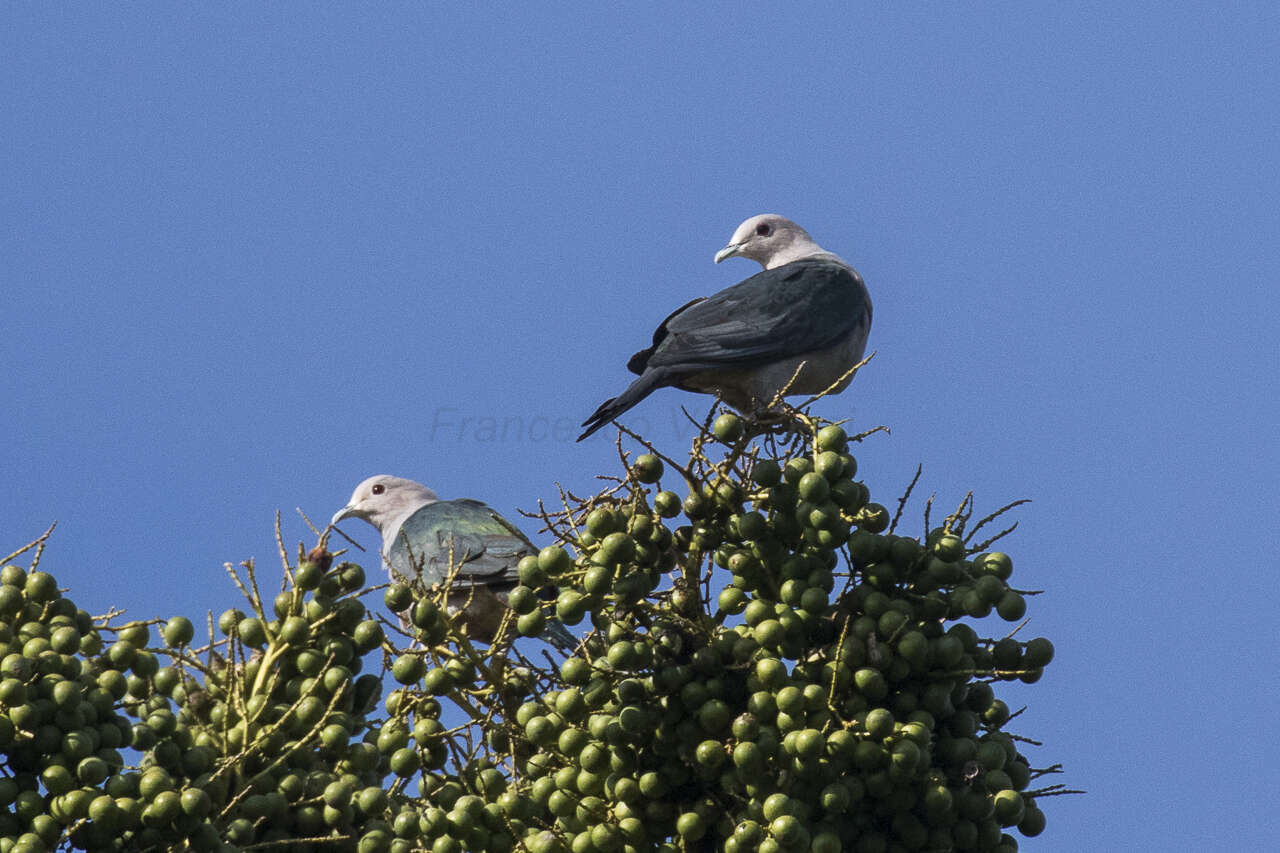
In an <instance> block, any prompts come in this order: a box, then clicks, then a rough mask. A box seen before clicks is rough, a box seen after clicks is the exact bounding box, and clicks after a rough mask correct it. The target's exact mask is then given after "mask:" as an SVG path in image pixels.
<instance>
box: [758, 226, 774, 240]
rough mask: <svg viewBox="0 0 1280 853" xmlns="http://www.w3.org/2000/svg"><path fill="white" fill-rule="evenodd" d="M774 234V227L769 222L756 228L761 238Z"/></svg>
mask: <svg viewBox="0 0 1280 853" xmlns="http://www.w3.org/2000/svg"><path fill="white" fill-rule="evenodd" d="M772 233H773V226H772V225H770V224H769V223H768V222H761V223H760V224H759V225H757V226H756V234H757V235H758V236H760V237H768V236H769V235H770V234H772Z"/></svg>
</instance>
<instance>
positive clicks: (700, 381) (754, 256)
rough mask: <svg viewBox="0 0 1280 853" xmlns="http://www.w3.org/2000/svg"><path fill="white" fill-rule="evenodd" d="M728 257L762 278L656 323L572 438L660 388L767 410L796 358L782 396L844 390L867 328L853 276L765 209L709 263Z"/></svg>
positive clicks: (866, 306)
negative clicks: (628, 375) (752, 264)
mask: <svg viewBox="0 0 1280 853" xmlns="http://www.w3.org/2000/svg"><path fill="white" fill-rule="evenodd" d="M735 256H737V257H743V258H750V259H751V260H753V261H758V262H759V263H760V265H761V266H763V267H764V272H759V273H756V274H755V275H753V276H751V277H750V278H748V279H746V280H745V281H742V282H739V283H738V284H735V285H734V286H733V287H730V288H726V289H725V290H722V291H720V292H719V293H717V294H716V295H714V296H710V297H707V298H705V299H695V300H693V301H692V302H690V303H688V304H687V305H685V306H684V307H682V308H679V309H677V310H676V311H675V312H674V313H673V314H671V316H669V317H667V319H665V320H663V321H662V324H661V325H659V326H658V329H657V331H655V332H654V333H653V345H652V346H650V347H649V348H648V349H644V350H641V351H640V352H638V353H636V354H635V355H633V356H631V360H630V361H628V362H627V369H628V370H630V371H631V372H632V373H637V374H639V375H640V378H639V379H637V380H635V381H634V382H632V383H631V385H630V387H628V388H627V390H625V391H623V392H622V393H621V394H619V395H618V396H617V397H614V398H613V399H612V400H607V401H605V402H604V403H603V404H602V405H601V406H600V408H598V409H596V410H595V412H594V413H593V414H592V415H591V417H589V418H587V419H586V420H585V421H583V422H582V425H583V426H584V427H586V430H585V431H584V432H583V433H582V435H580V436H578V441H582V439H584V438H586V437H587V436H589V435H591V434H592V433H593V432H595V431H596V430H598V429H600V427H602V426H604V425H605V424H607V423H608V422H609V421H611V420H613V419H614V418H616V417H618V416H619V415H621V414H622V413H623V412H625V411H626V410H627V409H630V408H631V407H632V406H634V405H635V404H636V403H639V402H640V401H641V400H643V399H644V398H645V397H647V396H649V394H651V393H652V392H653V391H654V390H656V389H658V388H662V387H664V386H667V385H673V386H675V387H676V388H681V389H683V390H685V391H698V392H701V393H704V394H718V395H720V397H721V399H723V400H724V401H725V402H726V403H728V404H729V405H730V406H733V407H734V408H735V409H738V410H739V411H741V412H744V413H751V412H753V411H756V410H758V409H760V408H762V407H764V406H767V405H768V404H769V402H770V401H771V400H773V398H774V397H775V396H776V395H777V393H778V391H780V390H781V389H782V388H783V386H785V385H786V384H787V382H788V381H789V380H790V379H791V378H792V376H794V375H795V373H796V369H797V368H798V367H800V365H801V363H802V362H803V363H804V369H803V370H802V371H801V372H800V375H799V376H798V377H797V378H796V381H795V382H794V383H792V384H791V387H790V388H789V389H788V390H787V393H788V394H816V393H819V392H821V391H824V390H826V389H827V388H829V387H831V386H832V385H835V388H834V390H835V391H843V390H844V389H845V387H846V386H848V384H849V377H847V376H845V374H846V373H848V372H849V370H850V369H851V368H852V367H853V366H854V365H855V364H857V363H858V362H859V361H860V360H861V359H862V354H863V352H864V350H865V349H866V345H867V333H868V332H869V331H870V329H871V297H870V296H868V295H867V287H866V285H865V284H863V283H862V277H861V276H860V275H858V273H857V272H856V271H855V270H854V269H853V267H851V266H849V265H848V264H847V263H845V262H844V261H843V260H841V259H840V258H839V257H838V256H837V255H834V254H832V253H831V252H828V251H827V250H825V249H823V248H822V247H821V246H819V245H818V244H817V243H815V242H814V240H813V238H812V237H810V236H809V233H808V232H807V231H805V230H804V229H803V228H801V227H800V226H799V225H796V224H795V223H794V222H792V221H791V220H789V219H786V218H784V217H782V216H778V215H777V214H773V213H765V214H761V215H759V216H753V217H751V218H750V219H748V220H747V221H746V222H743V223H742V224H741V225H739V226H738V230H737V231H735V232H733V237H732V238H731V239H730V240H729V245H727V246H725V247H724V248H723V249H721V250H720V251H719V252H717V253H716V257H715V261H716V263H720V262H721V261H723V260H724V259H726V258H732V257H735ZM841 377H844V378H843V380H842V379H841ZM837 382H839V384H836V383H837Z"/></svg>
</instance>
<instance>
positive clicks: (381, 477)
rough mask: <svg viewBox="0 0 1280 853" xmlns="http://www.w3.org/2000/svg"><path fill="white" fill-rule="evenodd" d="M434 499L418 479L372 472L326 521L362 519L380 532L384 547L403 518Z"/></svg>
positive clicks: (389, 541) (432, 493) (392, 537)
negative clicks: (415, 480) (417, 481)
mask: <svg viewBox="0 0 1280 853" xmlns="http://www.w3.org/2000/svg"><path fill="white" fill-rule="evenodd" d="M437 500H439V498H438V497H437V496H436V493H435V492H433V491H431V490H430V489H428V488H427V487H426V486H424V485H422V484H421V483H415V482H414V481H413V480H406V479H405V478H404V477H393V476H391V475H390V474H375V475H374V476H372V477H370V478H368V479H367V480H365V481H364V482H362V483H361V484H360V485H358V486H356V490H355V491H354V492H352V493H351V500H349V501H347V505H346V506H344V507H343V508H342V509H340V510H338V511H337V512H336V513H334V515H333V520H332V521H330V522H329V523H330V524H331V525H332V524H337V523H338V522H339V521H342V520H343V519H344V518H361V519H364V520H365V521H367V522H369V523H370V524H372V525H373V526H374V527H376V528H377V529H378V532H379V533H381V534H382V542H383V550H384V551H385V550H386V549H387V547H388V543H391V542H394V541H395V534H396V531H397V530H399V529H400V525H402V524H404V522H405V519H407V518H408V517H409V516H411V515H413V514H414V513H415V512H417V511H418V510H419V509H421V508H422V507H424V506H426V505H427V504H429V503H434V502H435V501H437Z"/></svg>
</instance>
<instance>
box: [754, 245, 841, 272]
mask: <svg viewBox="0 0 1280 853" xmlns="http://www.w3.org/2000/svg"><path fill="white" fill-rule="evenodd" d="M796 261H835V262H836V263H838V264H844V265H845V266H848V264H845V262H844V259H842V258H841V257H840V256H839V255H837V254H835V253H834V252H828V251H827V250H826V249H824V248H822V247H821V246H819V245H818V244H817V243H814V242H812V241H801V242H798V243H795V244H793V245H791V246H788V247H787V248H785V249H783V250H782V251H781V252H778V253H777V254H775V255H774V256H773V257H772V258H770V259H769V263H767V264H765V269H767V270H772V269H777V268H778V267H780V266H782V265H783V264H790V263H794V262H796Z"/></svg>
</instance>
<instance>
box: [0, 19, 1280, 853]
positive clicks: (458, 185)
mask: <svg viewBox="0 0 1280 853" xmlns="http://www.w3.org/2000/svg"><path fill="white" fill-rule="evenodd" d="M895 5H900V4H895ZM474 7H475V4H451V5H448V6H446V5H445V4H398V5H393V4H381V5H378V6H376V7H368V6H357V5H355V4H351V5H348V4H341V5H339V4H321V5H315V4H307V5H302V4H292V3H279V4H269V5H263V4H249V5H238V6H236V7H234V9H233V10H231V11H228V10H226V9H221V8H215V7H212V6H208V5H192V4H128V5H119V4H112V5H109V6H106V5H104V6H95V7H92V8H87V7H86V6H85V5H84V4H22V5H18V4H15V5H8V6H6V7H5V9H4V10H3V12H0V57H3V58H2V59H0V62H2V63H3V69H4V73H3V74H2V75H0V115H2V116H3V126H4V131H3V133H2V134H0V298H2V301H0V306H2V308H0V317H2V318H3V322H2V332H0V364H3V366H4V367H3V370H2V371H0V413H2V417H0V517H2V518H3V519H4V525H3V537H2V539H3V541H0V555H3V554H4V553H7V552H8V551H9V550H12V549H13V548H16V547H18V546H20V545H21V544H23V543H25V542H27V541H29V540H30V539H32V538H34V537H35V536H36V535H37V534H39V533H40V532H41V531H43V530H44V529H45V527H47V526H48V524H49V523H50V522H51V521H53V520H55V519H56V520H57V521H58V522H59V527H58V529H57V531H56V533H55V534H54V537H53V539H52V541H51V543H50V545H49V548H48V551H47V553H46V556H45V563H44V567H45V568H47V569H49V570H50V571H52V572H54V573H55V574H56V575H57V577H58V579H59V580H60V581H61V582H62V583H63V584H64V585H67V586H69V587H70V588H71V595H72V596H73V597H74V598H75V599H76V600H77V601H78V602H79V603H80V605H81V606H84V607H86V608H87V609H89V610H91V611H93V612H101V611H104V610H106V609H107V608H108V606H111V605H115V606H119V607H125V608H128V610H129V612H130V613H131V614H132V615H135V616H138V617H149V616H170V615H173V614H176V613H184V614H187V615H190V616H192V617H199V616H200V615H201V614H203V613H204V612H206V611H208V610H214V611H215V612H218V611H221V610H222V609H224V608H226V607H229V606H232V605H234V604H236V603H237V597H238V593H237V592H236V591H235V589H234V587H233V586H232V585H231V584H230V582H229V581H228V579H227V578H226V576H225V573H224V571H223V569H222V568H221V566H222V564H223V562H225V561H231V562H238V561H240V560H243V559H246V558H249V557H254V558H257V559H258V560H259V562H260V563H261V564H262V565H263V567H264V569H265V571H264V574H267V575H268V576H272V575H274V573H275V571H276V567H277V565H278V562H277V560H276V557H275V556H274V544H273V540H272V519H273V513H274V512H275V510H277V509H279V510H281V511H283V512H284V524H285V534H286V540H287V541H289V542H291V543H296V542H297V541H299V540H304V539H305V540H306V541H307V542H308V544H310V543H311V537H310V535H309V534H308V533H307V531H306V529H305V527H304V526H303V524H302V522H301V520H300V519H299V518H298V516H297V515H296V513H295V512H294V508H295V507H301V508H302V509H303V510H304V511H305V512H307V513H309V514H310V515H311V516H312V517H313V518H317V519H327V518H328V517H329V516H330V515H331V514H332V513H333V511H334V510H336V509H337V508H339V507H340V506H342V505H343V504H344V503H345V501H346V499H347V497H348V495H349V494H350V492H351V489H352V488H353V487H354V486H355V484H356V483H357V482H359V481H360V480H361V479H363V478H364V477H365V476H367V475H370V474H374V473H392V474H399V475H403V476H407V477H411V478H414V479H417V480H421V481H424V482H426V483H428V484H429V485H431V486H433V487H434V488H435V489H436V490H437V491H439V492H440V493H441V494H442V495H444V496H447V497H455V496H464V495H465V496H472V497H479V498H483V499H485V500H487V501H489V502H490V503H492V504H493V505H494V506H496V507H497V508H499V509H500V510H501V511H503V512H504V513H507V514H509V515H512V516H513V517H514V516H515V513H516V510H517V508H519V507H525V508H529V507H532V506H534V504H535V502H536V501H537V500H538V499H539V498H552V497H554V495H555V483H557V482H560V483H563V484H565V485H567V486H571V487H574V488H576V489H579V490H585V489H589V488H591V485H592V477H593V476H594V475H595V474H597V473H602V472H609V471H612V470H614V468H615V467H616V456H615V453H614V450H613V447H612V443H611V441H612V440H611V438H610V437H609V433H610V432H611V431H609V430H606V431H602V432H601V433H600V434H599V436H598V437H596V438H594V439H593V440H591V441H589V442H586V443H584V444H582V445H576V444H574V443H573V441H572V438H573V436H575V435H576V429H575V427H576V425H577V424H578V422H579V421H581V420H582V419H583V418H584V417H585V416H586V415H587V414H589V413H590V412H591V411H592V410H593V409H594V408H595V407H596V405H597V404H598V403H600V402H601V401H602V400H603V399H605V398H606V397H609V396H612V395H614V394H616V393H617V392H618V391H620V390H621V389H622V388H623V387H624V386H625V384H626V382H627V379H628V377H629V375H630V374H628V373H627V372H626V370H625V367H624V365H625V362H626V359H627V357H628V356H629V355H630V353H631V352H633V351H634V350H636V349H639V348H641V347H642V346H644V345H646V344H647V342H648V339H649V335H650V333H651V331H652V329H653V327H654V325H655V324H656V323H657V322H658V321H660V320H661V319H662V318H663V317H664V316H665V315H666V314H667V313H668V312H669V311H670V310H672V309H673V308H675V307H677V306H679V305H681V304H683V303H684V302H686V301H687V300H689V299H691V298H693V297H695V296H699V295H706V294H709V293H711V292H714V291H716V290H718V289H720V288H722V287H725V286H727V285H729V284H732V283H734V282H736V281H738V280H739V279H741V278H743V277H745V276H746V275H748V274H749V273H751V272H752V271H753V269H754V266H753V265H752V264H751V263H750V262H748V261H744V260H733V261H729V262H726V263H724V264H722V265H720V266H714V265H713V264H712V262H711V259H712V256H713V254H714V253H715V251H716V250H717V249H719V248H720V247H721V246H723V245H724V244H725V242H727V240H728V238H729V235H730V234H731V233H732V232H733V229H734V227H735V226H737V224H738V223H739V222H740V221H741V220H743V219H745V218H746V217H747V216H749V215H752V214H755V213H762V212H778V213H783V214H785V215H787V216H790V217H791V218H793V219H795V220H796V221H798V222H799V223H800V224H801V225H803V226H805V227H806V228H807V229H808V230H809V231H810V232H811V233H812V234H813V235H814V237H815V238H816V239H817V240H818V241H819V242H820V243H822V244H823V245H824V246H825V247H827V248H829V249H831V250H832V251H835V252H837V253H839V254H841V255H842V256H844V257H845V258H847V259H848V260H849V261H850V262H851V263H852V264H853V265H854V266H856V267H857V268H858V269H859V270H860V271H861V273H862V274H863V276H864V277H865V279H866V281H867V285H868V287H869V289H870V292H871V295H872V298H873V300H874V303H875V323H874V326H873V328H872V330H871V342H870V347H871V349H874V350H876V351H877V353H878V354H877V356H876V358H875V360H874V361H873V362H872V365H871V366H870V367H869V368H867V369H866V370H865V371H864V372H863V373H862V374H861V375H859V376H858V377H857V379H856V381H855V382H854V384H853V386H852V388H851V389H850V390H849V391H847V392H845V394H844V395H843V396H841V397H839V398H837V399H834V400H831V401H827V402H825V403H824V404H823V406H822V407H821V409H820V410H821V411H822V412H823V413H825V414H827V415H830V416H840V417H846V416H851V417H852V418H854V424H855V426H862V427H870V426H874V425H877V424H885V425H888V426H889V427H891V428H892V434H891V435H889V436H885V435H878V436H876V437H875V438H874V439H872V440H870V441H869V442H868V443H867V444H866V445H865V446H864V447H862V448H861V450H860V451H859V453H858V455H859V458H860V462H861V466H860V468H861V472H862V474H863V475H864V477H865V480H866V482H867V483H868V485H869V486H870V487H871V489H872V493H873V495H874V496H876V497H877V498H879V499H881V500H883V501H888V502H892V501H893V499H894V498H896V496H897V495H898V494H900V492H901V490H902V488H903V487H904V486H905V485H906V484H907V482H908V481H909V480H910V477H911V475H912V473H913V472H914V470H915V467H916V465H917V464H918V463H923V464H924V466H925V473H924V477H923V480H922V494H925V495H927V494H930V493H935V492H936V493H937V495H938V501H939V502H940V504H941V505H942V506H948V507H949V506H954V505H955V504H956V503H958V502H959V500H960V498H961V497H962V496H963V494H964V493H965V491H967V490H969V489H972V490H974V492H975V493H976V497H977V500H978V503H979V506H980V507H982V508H986V509H994V508H995V507H997V506H999V505H1001V504H1003V503H1005V502H1007V501H1009V500H1012V499H1015V498H1021V497H1026V498H1031V499H1033V501H1034V503H1032V504H1030V505H1029V506H1026V507H1023V508H1021V509H1020V510H1019V512H1018V516H1017V517H1018V519H1019V520H1020V522H1021V526H1020V528H1019V530H1018V531H1017V533H1016V534H1015V535H1014V536H1013V537H1012V538H1011V539H1010V540H1008V541H1007V542H1006V546H1007V547H1006V550H1008V551H1009V552H1010V553H1011V554H1012V555H1013V557H1014V560H1015V565H1016V574H1015V575H1014V578H1015V581H1018V582H1019V583H1020V585H1022V586H1024V587H1034V588H1042V589H1045V590H1047V594H1045V595H1043V596H1041V597H1039V598H1038V599H1036V600H1034V601H1033V602H1032V606H1031V610H1030V614H1031V615H1032V617H1033V622H1032V625H1031V626H1030V627H1029V628H1028V629H1027V630H1028V631H1030V632H1032V633H1033V634H1041V635H1044V636H1048V637H1050V638H1051V639H1052V640H1053V641H1054V643H1055V644H1056V646H1057V650H1058V656H1057V660H1056V662H1055V663H1054V665H1053V666H1051V667H1050V669H1049V670H1048V672H1047V674H1046V676H1045V677H1044V679H1043V680H1042V681H1041V682H1040V683H1038V684H1036V685H1034V687H1030V688H1024V689H1022V690H1020V691H1009V690H1008V689H1007V688H1006V689H1005V690H1003V691H1001V695H1009V694H1012V698H1011V701H1025V702H1027V703H1029V705H1030V707H1029V709H1028V711H1027V712H1026V713H1025V714H1024V715H1023V717H1022V718H1021V726H1020V728H1019V731H1020V732H1022V733H1025V734H1028V735H1030V736H1033V737H1036V738H1039V739H1041V740H1043V741H1045V743H1046V746H1045V747H1043V748H1041V749H1039V750H1036V751H1034V752H1033V756H1032V757H1033V758H1034V759H1035V760H1036V761H1038V762H1040V763H1049V762H1057V761H1060V762H1062V763H1064V764H1065V765H1066V767H1067V770H1068V773H1067V774H1066V775H1065V776H1064V777H1061V781H1063V782H1066V783H1068V784H1070V785H1071V786H1073V787H1080V788H1085V789H1087V790H1088V791H1089V794H1088V795H1087V796H1081V797H1073V798H1058V799H1056V800H1053V801H1049V802H1046V803H1045V804H1044V809H1045V812H1046V814H1047V816H1048V819H1049V827H1048V829H1047V830H1046V832H1045V834H1044V835H1042V836H1041V837H1040V838H1038V839H1034V840H1028V841H1026V842H1024V844H1023V849H1026V850H1036V851H1064V852H1065V851H1084V850H1165V851H1201V850H1226V849H1230V850H1240V851H1253V850H1259V851H1261V850H1274V849H1275V847H1274V845H1275V839H1276V837H1277V835H1278V834H1280V826H1278V825H1277V823H1278V821H1277V818H1276V812H1275V802H1276V800H1277V798H1278V797H1280V782H1278V781H1277V780H1278V779H1280V775H1278V774H1277V773H1276V770H1275V768H1276V766H1277V763H1278V762H1280V726H1278V725H1277V723H1276V703H1277V700H1278V699H1280V676H1277V667H1276V666H1275V664H1274V661H1273V660H1272V659H1271V655H1272V653H1273V652H1274V650H1275V649H1276V648H1277V645H1278V644H1280V636H1278V633H1280V632H1278V631H1277V627H1276V625H1277V619H1276V612H1277V610H1278V609H1280V608H1278V606H1277V605H1280V600H1278V599H1280V559H1278V558H1277V547H1278V544H1277V543H1278V542H1280V536H1278V534H1280V522H1278V521H1277V517H1278V515H1280V499H1278V497H1277V495H1278V492H1280V486H1278V483H1280V464H1278V462H1277V459H1278V454H1280V451H1278V449H1277V448H1278V446H1280V403H1278V402H1277V398H1278V396H1280V385H1278V382H1277V368H1280V343H1278V341H1280V322H1278V320H1277V314H1278V311H1277V307H1276V303H1277V300H1276V296H1275V293H1274V290H1275V288H1276V285H1277V282H1278V281H1280V260H1278V257H1280V256H1278V254H1277V246H1278V245H1280V175H1278V174H1277V172H1278V167H1280V86H1278V85H1277V74H1278V73H1280V67H1278V61H1277V57H1280V6H1277V5H1276V4H1275V3H1270V2H1268V3H1232V4H1216V3H1204V4H1190V3H1178V4H1168V3H1153V2H1131V3H1113V2H1098V3H1054V4H1042V3H1040V4H1037V3H991V4H913V5H911V6H910V8H908V9H905V10H903V9H898V8H895V9H893V10H892V11H886V10H885V9H873V8H864V7H862V6H861V5H860V4H850V3H830V4H807V5H805V6H804V7H803V9H796V8H793V7H792V6H791V5H790V4H778V3H752V2H735V3H732V4H728V3H714V2H709V3H702V4H666V3H657V4H654V3H648V4H643V5H624V4H609V5H607V6H604V7H602V6H598V5H595V4H591V5H588V4H572V5H570V4H545V3H537V4H518V5H517V4H509V5H508V6H507V7H506V8H498V7H496V6H487V7H485V8H484V10H483V11H479V12H477V11H475V8H474ZM707 402H708V401H707V399H706V398H702V397H695V396H693V395H688V394H684V393H682V392H679V391H675V390H671V389H667V390H663V391H660V392H658V393H656V394H654V395H653V397H651V398H650V399H649V400H648V401H646V402H644V403H643V404H641V405H640V406H639V407H637V408H636V409H635V410H633V411H632V412H631V413H630V414H629V415H628V416H627V418H626V420H627V421H628V422H629V423H631V424H632V425H633V426H637V427H639V428H641V429H643V430H645V431H646V432H647V434H648V435H650V436H651V437H652V438H653V439H655V440H656V441H658V442H659V443H660V444H661V445H662V446H663V447H664V448H665V449H667V450H668V451H669V452H679V451H680V450H681V449H682V448H683V447H685V446H686V444H687V442H686V438H687V436H688V434H689V431H688V430H687V429H686V428H684V427H682V426H681V420H680V418H681V417H682V416H681V415H680V407H681V406H682V405H684V406H688V407H690V411H692V412H694V413H695V414H697V415H701V414H703V413H705V411H706V406H707ZM920 510H921V506H920V504H919V502H917V504H916V505H915V508H914V511H915V512H916V513H917V514H916V516H914V517H915V518H916V519H918V518H919V512H920ZM918 528H919V521H918V520H917V521H915V522H914V525H913V527H910V528H908V529H909V530H912V531H913V532H918ZM347 529H348V530H349V532H351V533H353V534H356V535H358V539H359V540H360V541H361V542H362V543H363V544H364V545H365V546H366V547H369V548H371V549H374V548H376V544H377V538H376V534H375V533H374V531H373V529H372V528H369V527H367V526H363V525H358V523H351V524H350V525H348V527H347ZM373 562H374V561H373V560H370V561H368V562H367V564H366V565H367V566H371V564H372V563H373Z"/></svg>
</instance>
